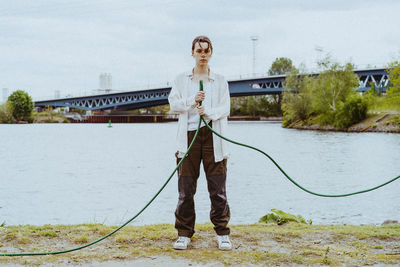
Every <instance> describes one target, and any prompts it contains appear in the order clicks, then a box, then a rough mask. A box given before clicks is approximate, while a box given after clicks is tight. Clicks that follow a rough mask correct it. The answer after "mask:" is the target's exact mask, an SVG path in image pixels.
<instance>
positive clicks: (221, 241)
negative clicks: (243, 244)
mask: <svg viewBox="0 0 400 267" xmlns="http://www.w3.org/2000/svg"><path fill="white" fill-rule="evenodd" d="M217 238H218V248H219V249H220V250H232V244H231V241H230V240H229V235H218V236H217Z"/></svg>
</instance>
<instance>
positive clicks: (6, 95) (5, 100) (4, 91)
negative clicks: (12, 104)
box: [2, 88, 8, 103]
mask: <svg viewBox="0 0 400 267" xmlns="http://www.w3.org/2000/svg"><path fill="white" fill-rule="evenodd" d="M7 99H8V88H3V99H2V100H3V101H2V103H4V102H7Z"/></svg>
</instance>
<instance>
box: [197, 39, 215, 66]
mask: <svg viewBox="0 0 400 267" xmlns="http://www.w3.org/2000/svg"><path fill="white" fill-rule="evenodd" d="M211 54H212V52H211V48H210V47H209V46H208V43H207V42H200V43H199V42H197V43H196V44H195V45H194V50H193V52H192V56H193V57H194V59H195V60H196V65H199V66H200V65H207V64H208V61H209V60H210V58H211Z"/></svg>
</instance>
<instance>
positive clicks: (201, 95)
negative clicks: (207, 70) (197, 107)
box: [194, 91, 206, 103]
mask: <svg viewBox="0 0 400 267" xmlns="http://www.w3.org/2000/svg"><path fill="white" fill-rule="evenodd" d="M205 96H206V93H205V92H204V91H199V92H197V94H196V96H195V97H194V100H195V101H196V103H199V102H200V101H204V98H205Z"/></svg>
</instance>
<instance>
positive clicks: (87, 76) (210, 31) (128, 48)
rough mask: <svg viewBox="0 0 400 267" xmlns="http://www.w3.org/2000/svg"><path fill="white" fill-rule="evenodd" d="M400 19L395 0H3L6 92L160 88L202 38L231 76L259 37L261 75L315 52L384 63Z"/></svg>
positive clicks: (307, 60) (187, 63)
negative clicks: (105, 84) (107, 83)
mask: <svg viewBox="0 0 400 267" xmlns="http://www.w3.org/2000/svg"><path fill="white" fill-rule="evenodd" d="M399 13H400V1H395V0H392V1H391V0H380V1H369V0H331V1H330V0H325V1H321V0H314V1H311V0H302V1H298V0H292V1H291V0H279V1H278V0H277V1H275V0H264V1H261V0H259V1H251V0H249V1H244V0H242V1H236V0H214V1H213V0H203V1H199V0H198V1H190V0H165V1H162V0H147V1H143V0H142V1H132V0H10V1H6V0H3V1H1V2H0V88H9V91H10V92H12V91H13V90H16V89H23V90H25V91H27V92H29V93H30V94H31V95H32V96H33V97H34V98H35V99H39V98H40V99H45V98H54V91H55V90H60V92H61V96H65V95H67V94H70V93H72V94H74V95H77V94H83V93H84V92H92V91H93V89H97V88H99V75H100V73H102V72H108V73H111V74H112V77H113V89H116V90H131V89H139V88H144V89H145V88H147V87H148V86H150V87H155V86H157V85H158V84H162V83H164V84H166V82H167V81H171V80H173V78H174V77H175V75H177V74H178V73H180V72H183V71H187V70H190V69H191V68H192V65H193V63H194V61H193V58H192V57H191V42H192V40H193V38H194V37H196V36H197V35H207V36H209V37H210V39H211V41H212V42H213V46H214V54H213V57H212V59H211V62H210V66H211V68H212V70H213V71H214V72H217V73H221V74H223V75H225V76H226V77H227V78H228V79H229V78H233V77H235V76H236V77H238V76H239V75H240V74H242V75H243V74H250V73H252V58H253V49H252V41H251V40H250V36H254V35H256V36H258V38H259V40H258V42H257V46H256V72H257V73H265V72H266V71H267V70H268V68H269V67H270V65H271V63H272V62H273V60H274V59H275V58H276V57H289V58H291V59H292V60H293V62H294V64H295V65H296V66H298V65H299V64H300V63H304V64H306V66H307V67H308V68H310V69H311V68H314V67H315V61H316V59H317V58H318V57H321V55H320V54H321V53H320V52H317V51H316V48H317V47H320V48H322V49H323V51H324V52H329V53H331V54H332V55H333V57H334V58H335V59H336V60H338V61H339V62H341V63H344V62H346V61H351V62H353V63H354V64H356V65H359V66H366V65H368V64H370V65H379V66H382V65H385V64H387V63H388V62H390V61H393V60H394V59H398V58H399V56H400V15H399Z"/></svg>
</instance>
